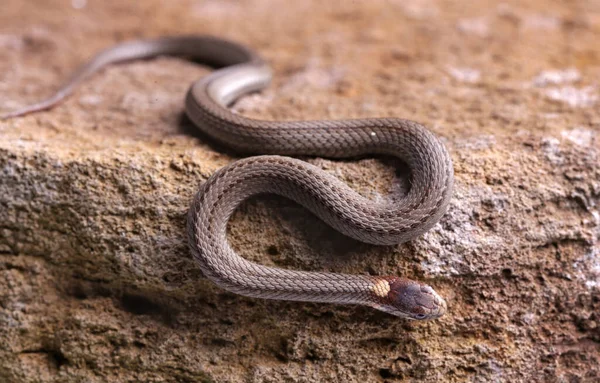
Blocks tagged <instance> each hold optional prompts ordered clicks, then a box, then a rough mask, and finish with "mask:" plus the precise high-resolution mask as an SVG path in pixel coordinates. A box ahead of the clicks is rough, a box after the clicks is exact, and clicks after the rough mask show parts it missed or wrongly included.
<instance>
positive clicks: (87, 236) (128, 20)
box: [0, 0, 600, 382]
mask: <svg viewBox="0 0 600 383" xmlns="http://www.w3.org/2000/svg"><path fill="white" fill-rule="evenodd" d="M5 3H6V4H3V12H2V13H1V14H0V23H1V24H2V25H3V26H4V27H5V28H4V31H5V32H4V34H3V35H0V46H1V47H2V48H3V49H2V50H0V73H1V74H0V94H1V95H2V96H0V108H1V109H0V111H8V110H10V109H13V108H16V107H19V106H21V105H25V104H28V103H31V102H34V101H37V100H39V99H40V98H41V97H42V96H45V95H48V94H50V93H51V92H52V90H53V89H55V88H56V86H57V85H58V84H59V83H60V82H61V81H62V80H63V79H64V78H65V77H66V76H67V75H68V74H69V73H71V71H72V70H73V69H74V68H75V67H76V66H77V65H78V64H80V63H81V62H83V61H84V60H85V59H86V58H88V57H89V56H91V55H92V54H93V53H95V52H96V51H98V50H100V49H102V48H104V47H107V46H109V45H111V44H113V43H114V42H116V41H121V40H124V39H128V38H135V37H139V36H156V35H163V34H171V35H172V34H182V33H206V34H213V35H220V36H225V37H229V38H231V39H234V40H237V41H240V42H242V43H245V44H248V45H249V46H252V47H253V48H255V49H256V50H258V51H259V52H261V53H262V54H263V55H264V56H265V57H266V58H267V59H268V61H269V62H270V63H271V64H272V65H273V68H274V71H275V79H274V83H273V85H272V86H271V87H270V88H269V89H268V90H266V91H264V92H262V93H260V94H258V95H254V96H250V97H248V98H245V99H243V100H241V101H240V102H239V103H238V104H237V105H236V106H235V109H236V111H238V112H239V113H243V114H245V115H248V116H250V117H254V118H261V119H269V120H286V119H287V120H292V119H320V118H353V117H377V116H397V117H403V118H409V119H413V120H417V121H420V122H422V123H424V124H426V125H427V126H429V127H430V129H431V130H432V131H433V132H435V133H436V134H437V135H439V136H440V137H442V139H443V140H444V142H445V143H446V145H447V146H448V148H449V150H450V151H451V153H452V157H453V160H454V166H455V174H456V186H455V194H454V198H453V201H452V203H451V206H450V209H449V211H448V213H447V214H446V215H445V216H444V217H443V219H442V220H441V222H440V223H439V224H437V225H436V226H435V227H434V228H433V229H432V230H431V231H430V232H428V233H427V234H425V235H424V236H422V237H421V238H418V239H416V240H414V241H411V242H410V243H407V244H403V245H398V246H393V247H374V246H369V245H366V244H362V243H359V242H356V241H353V240H350V239H348V238H346V237H344V236H343V235H341V234H339V233H337V232H335V231H334V230H333V229H330V228H329V227H327V226H326V225H325V224H324V223H322V222H321V221H319V220H318V219H317V218H315V217H314V216H312V215H311V214H310V213H308V212H307V211H306V210H305V209H303V208H301V207H299V206H297V205H295V204H294V203H292V202H289V201H287V200H285V199H283V198H279V197H272V196H265V197H260V198H256V199H253V200H251V201H248V202H247V203H245V204H243V205H242V206H241V207H240V208H239V209H238V211H237V212H236V214H235V216H234V218H233V220H232V222H231V224H230V235H229V238H230V241H231V243H232V246H233V247H234V248H235V249H236V250H237V251H239V252H240V253H241V254H242V255H243V256H245V257H246V258H247V259H250V260H252V261H255V262H259V263H262V264H267V265H272V266H277V267H283V268H290V269H302V270H312V271H321V270H329V271H336V272H344V273H363V274H366V273H370V274H381V275H404V276H408V277H411V278H414V279H419V280H423V281H426V282H427V283H429V284H431V285H432V286H434V287H435V288H436V290H437V291H438V292H440V293H441V295H443V296H444V297H445V298H446V299H447V301H448V304H449V312H448V313H447V314H446V315H445V316H444V317H443V318H441V319H440V320H437V321H431V322H408V321H405V320H401V319H398V318H396V317H393V316H389V315H386V314H384V313H381V312H377V311H374V310H372V309H369V308H365V307H354V306H336V305H325V304H310V303H295V302H279V301H266V300H259V299H250V298H245V297H241V296H238V295H235V294H231V293H228V292H226V291H224V290H222V289H220V288H218V287H217V286H215V285H214V284H212V283H211V282H210V281H208V280H206V279H205V278H204V277H203V276H202V273H201V271H200V270H199V268H198V266H197V265H196V264H195V262H194V261H193V259H192V258H191V256H190V253H189V251H188V248H187V243H186V236H185V214H186V212H187V208H188V206H189V204H190V202H191V198H192V196H193V194H194V192H195V190H196V188H197V186H198V185H199V183H201V182H203V181H204V180H206V179H207V178H208V177H209V176H210V174H212V173H213V172H215V171H216V170H217V169H219V168H220V167H222V166H224V165H226V164H228V163H230V162H231V161H234V160H235V159H236V158H237V157H236V156H235V154H234V153H231V152H230V151H228V150H227V149H226V148H223V147H220V146H217V145H215V144H214V143H213V142H211V141H210V140H208V139H207V138H206V137H203V136H202V135H201V134H199V133H197V132H196V130H195V129H194V127H193V126H192V125H191V123H190V122H189V121H187V119H186V118H184V117H183V115H182V111H183V97H184V95H185V92H186V90H187V87H188V86H189V84H190V83H191V82H192V81H193V80H195V79H197V78H199V77H201V76H203V75H205V74H206V73H208V69H206V68H204V67H201V66H198V65H196V64H192V63H189V62H186V61H183V60H180V59H176V58H160V59H156V60H151V61H147V62H134V63H130V64H126V65H120V66H115V67H111V68H108V69H106V70H104V71H102V72H101V73H99V74H97V75H95V76H93V78H91V79H89V80H88V81H87V82H86V83H85V84H84V85H83V86H82V87H81V88H80V89H78V91H77V92H76V94H75V95H74V96H73V97H71V98H69V99H68V100H67V101H66V102H65V103H63V104H61V105H60V106H58V107H56V108H54V109H53V110H51V111H48V112H41V113H37V114H33V115H31V116H27V117H24V118H17V119H12V120H9V121H3V122H0V137H1V140H0V169H1V170H0V381H2V382H33V381H36V382H79V381H86V382H106V381H177V382H197V381H199V382H282V381H286V382H288V381H289V382H321V381H331V382H398V381H416V380H419V381H423V382H438V381H450V382H459V381H476V382H477V381H499V382H527V381H557V382H561V381H582V382H583V381H590V382H591V381H597V380H598V379H600V368H599V367H598V366H599V365H600V363H599V362H600V326H598V323H599V322H600V207H599V205H600V168H599V167H598V163H599V160H600V153H599V152H600V144H599V142H600V139H599V137H598V132H599V131H600V115H599V114H598V110H599V108H598V93H599V90H598V88H597V87H598V85H597V83H596V80H595V79H597V78H598V75H599V74H600V60H599V58H600V52H598V45H597V41H596V38H595V35H594V30H597V29H598V27H599V24H598V22H599V20H600V18H598V17H597V16H598V14H597V12H596V13H594V10H593V9H590V10H588V11H586V12H584V11H583V8H577V9H571V8H570V7H569V5H568V4H564V5H561V4H553V6H552V8H549V7H548V6H547V5H546V4H544V3H543V2H540V1H534V2H531V3H530V5H529V6H528V7H527V8H520V7H519V6H517V5H515V6H512V5H510V4H506V3H503V4H501V5H499V4H490V5H484V4H480V5H478V6H476V7H473V9H470V8H469V9H463V8H461V7H460V5H459V4H458V3H457V4H448V3H445V2H441V1H434V2H431V3H427V6H424V5H419V4H421V2H416V3H414V5H411V6H407V5H404V4H401V3H402V2H396V1H392V2H390V1H374V2H352V3H345V5H344V7H339V6H337V5H336V6H333V7H332V6H330V5H329V3H327V2H314V3H312V4H311V3H306V2H292V3H286V5H285V6H284V5H283V3H282V4H273V3H271V2H267V1H264V0H256V1H253V2H251V4H249V5H248V6H247V7H243V6H242V4H241V3H237V2H232V3H229V2H226V3H222V2H216V1H207V2H203V3H198V4H195V5H190V4H188V3H187V2H182V3H175V4H166V3H158V2H157V3H155V2H138V3H135V2H131V3H123V2H120V1H116V0H112V1H105V2H101V3H93V4H92V3H86V2H85V1H83V2H82V1H77V2H76V3H77V4H75V3H73V5H72V6H71V8H69V6H66V5H57V4H53V5H49V3H47V2H44V1H39V0H38V1H33V0H29V1H28V2H27V3H28V6H27V7H26V8H24V7H23V6H22V2H21V1H17V0H7V1H5ZM65 4H66V3H65ZM25 10H26V11H25ZM578 12H579V13H578ZM130 15H139V18H138V17H137V16H130ZM141 15H143V18H142V16H141ZM275 15H276V17H275ZM17 16H18V17H17ZM548 20H550V21H552V22H549V21H548ZM232 26H235V28H233V27H232ZM71 29H74V30H80V31H81V34H80V35H74V34H72V33H70V32H69V30H71ZM398 52H400V53H398ZM549 73H550V74H552V76H550V75H549ZM565 73H576V74H577V76H572V75H569V76H566V75H563V74H565ZM474 74H476V75H474ZM565 76H566V77H565ZM567 77H568V78H567ZM564 78H567V80H564V81H563V79H564ZM540 79H544V80H543V81H542V80H540ZM548 79H550V80H548ZM557 79H558V80H557ZM565 89H567V90H568V92H566V91H565ZM557 95H558V96H557ZM578 95H579V96H578ZM581 95H585V97H584V98H585V100H584V101H585V102H583V101H582V102H574V101H573V100H579V101H581V100H583V98H582V96H581ZM571 96H573V97H571ZM575 96H577V97H575ZM580 96H581V97H580ZM308 161H310V162H311V163H313V164H315V165H317V166H319V167H321V168H323V169H325V170H326V171H329V172H331V173H333V174H335V175H337V176H338V177H340V178H341V179H343V180H345V181H346V182H348V183H349V184H350V185H351V186H352V187H354V188H355V189H356V190H358V191H359V192H360V193H362V194H364V195H365V196H368V197H370V198H373V199H378V198H386V197H385V196H386V195H387V194H388V193H389V192H390V191H398V190H404V189H405V187H406V186H407V185H406V179H403V175H402V174H400V178H397V177H396V173H397V172H396V168H395V165H397V164H396V163H395V162H394V161H389V160H388V159H371V158H366V159H362V160H357V161H331V160H327V159H318V158H316V159H308Z"/></svg>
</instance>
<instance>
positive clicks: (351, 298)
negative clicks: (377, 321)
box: [2, 36, 454, 319]
mask: <svg viewBox="0 0 600 383" xmlns="http://www.w3.org/2000/svg"><path fill="white" fill-rule="evenodd" d="M159 55H173V56H184V57H188V58H191V59H193V60H194V61H199V62H202V63H206V64H209V65H211V66H213V67H215V68H222V69H218V70H216V71H214V72H212V73H211V74H210V75H208V76H206V77H204V78H203V79H201V80H199V81H197V82H195V83H194V84H192V86H191V88H190V90H189V92H188V94H187V97H186V101H185V106H186V113H187V115H188V117H189V118H190V119H191V120H192V121H193V122H194V124H195V125H196V126H197V127H198V128H199V129H201V130H202V131H203V132H204V133H206V134H207V135H208V136H210V137H212V138H213V139H215V140H216V141H218V142H221V143H223V144H225V145H227V146H228V147H230V148H232V149H234V150H235V151H237V152H240V153H253V154H264V155H261V156H256V157H249V158H246V159H242V160H239V161H236V162H234V163H232V164H231V165H229V166H226V167H224V168H222V169H220V170H218V171H217V172H216V173H215V174H213V175H212V176H211V177H210V178H209V179H208V180H207V181H206V182H204V184H203V185H201V187H200V190H199V191H198V193H197V194H196V196H195V198H194V201H193V203H192V205H191V208H190V210H189V213H188V223H187V227H188V238H189V244H190V247H191V251H192V253H193V255H194V257H195V259H196V260H197V261H198V262H199V264H200V267H201V269H202V271H203V272H204V274H205V275H206V276H207V277H208V278H210V279H211V280H212V281H213V282H215V283H216V284H217V285H219V286H221V287H222V288H224V289H227V290H230V291H232V292H235V293H238V294H241V295H246V296H250V297H258V298H268V299H283V300H293V301H308V302H330V303H347V304H361V305H367V306H371V307H374V308H376V309H379V310H382V311H385V312H387V313H390V314H393V315H397V316H400V317H404V318H409V319H432V318H438V317H440V316H442V315H443V314H444V313H445V311H446V303H445V301H444V300H443V299H442V298H441V297H440V296H439V295H438V294H437V293H436V292H435V291H434V290H433V289H432V288H431V287H429V286H427V285H425V284H422V283H420V282H416V281H412V280H408V279H405V278H399V277H396V276H384V277H379V276H367V275H347V274H337V273H328V272H306V271H294V270H285V269H280V268H275V267H266V266H262V265H259V264H256V263H253V262H249V261H247V260H245V259H244V258H242V257H240V256H239V255H237V254H236V253H235V252H234V251H233V250H232V249H231V247H230V245H229V244H228V242H227V238H226V227H227V222H228V220H229V218H230V217H231V215H232V213H233V211H234V210H235V209H236V207H237V206H239V205H240V203H242V201H244V200H246V199H247V198H248V197H250V196H253V195H256V194H263V193H274V194H279V195H281V196H285V197H287V198H289V199H292V200H294V201H296V202H297V203H299V204H301V205H303V206H304V207H306V208H307V209H309V210H310V211H311V212H313V213H314V214H316V215H317V216H318V217H320V218H321V219H322V220H323V221H325V222H326V223H328V224H329V225H331V226H332V227H333V228H335V229H336V230H338V231H340V232H341V233H343V234H345V235H347V236H350V237H352V238H355V239H357V240H360V241H363V242H367V243H371V244H377V245H391V244H397V243H401V242H405V241H408V240H410V239H412V238H415V237H416V236H418V235H420V234H423V233H424V232H426V231H427V230H429V229H430V228H431V227H432V226H433V225H434V224H435V223H436V222H438V220H439V219H440V218H441V216H442V215H443V214H444V213H445V211H446V209H447V206H448V203H449V201H450V197H451V195H452V185H453V178H454V175H453V169H452V161H451V159H450V156H449V155H448V152H447V151H446V149H445V148H444V145H443V144H442V143H441V142H440V141H439V140H438V139H437V138H436V137H435V136H434V135H433V134H432V133H431V132H429V131H428V130H427V129H425V128H424V127H423V126H422V125H420V124H418V123H416V122H413V121H409V120H401V119H397V118H377V119H355V120H336V121H325V120H320V121H289V122H279V121H259V120H253V119H249V118H246V117H242V116H240V115H237V114H234V113H232V112H231V111H230V110H228V109H227V107H228V106H229V105H230V104H232V103H233V102H234V101H235V100H237V99H238V98H239V97H241V96H243V95H245V94H248V93H250V92H255V91H259V90H261V89H263V88H265V87H266V86H267V85H268V84H269V82H270V80H271V71H270V69H269V67H268V66H267V65H266V64H265V62H264V61H263V60H262V59H261V58H260V57H259V56H258V55H257V54H256V53H254V52H253V51H251V50H249V49H248V48H246V47H244V46H241V45H238V44H236V43H232V42H229V41H226V40H223V39H219V38H214V37H207V36H186V37H166V38H158V39H152V40H138V41H132V42H126V43H122V44H119V45H116V46H113V47H111V48H109V49H107V50H105V51H103V52H101V53H99V54H98V55H96V56H95V57H94V58H93V59H92V60H91V61H89V62H88V63H87V64H86V65H84V66H83V67H82V68H81V69H79V70H78V71H77V72H76V73H75V74H74V76H73V77H72V78H71V79H70V80H69V81H68V82H67V83H66V84H65V85H64V86H63V87H62V88H61V89H60V90H58V91H57V93H55V94H54V95H53V96H52V97H50V98H48V99H46V100H45V101H42V102H40V103H37V104H34V105H30V106H26V107H24V108H22V109H19V110H17V111H14V112H12V113H9V114H6V115H4V116H2V118H3V119H5V118H11V117H17V116H21V115H25V114H27V113H31V112H35V111H40V110H43V109H48V108H51V107H53V106H54V105H56V104H57V103H59V102H60V101H61V100H62V99H64V98H65V97H66V96H68V95H69V94H70V93H71V92H72V91H73V89H74V88H75V87H76V86H77V85H79V84H80V82H81V81H82V80H83V79H84V78H86V77H87V76H89V75H91V74H92V73H94V72H96V71H97V70H99V69H100V68H102V67H104V66H106V65H108V64H113V63H119V62H124V61H130V60H135V59H148V58H152V57H156V56H159ZM265 154H269V155H265ZM364 154H385V155H393V156H396V157H398V158H400V159H401V160H403V161H404V162H406V164H407V165H408V166H409V168H410V170H411V186H410V190H409V192H408V194H407V195H406V196H403V197H402V198H401V199H400V200H399V201H395V202H393V203H392V202H374V201H372V200H369V199H367V198H365V197H363V196H361V195H359V194H358V193H357V192H355V191H354V190H352V189H351V188H350V187H348V186H347V185H346V184H344V183H342V182H341V181H340V180H338V179H337V178H335V177H333V176H331V175H329V174H328V173H326V172H324V171H323V170H321V169H319V168H317V167H315V166H313V165H310V164H308V163H306V162H304V161H300V160H297V159H293V158H290V157H282V156H280V155H290V156H294V155H295V156H298V155H309V156H322V157H328V158H347V157H356V156H359V155H364Z"/></svg>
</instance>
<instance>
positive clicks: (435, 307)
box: [374, 277, 446, 320]
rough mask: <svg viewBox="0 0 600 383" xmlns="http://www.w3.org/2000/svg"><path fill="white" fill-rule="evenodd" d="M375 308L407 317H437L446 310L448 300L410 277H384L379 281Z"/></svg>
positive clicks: (417, 318) (421, 318)
mask: <svg viewBox="0 0 600 383" xmlns="http://www.w3.org/2000/svg"><path fill="white" fill-rule="evenodd" d="M376 285H377V291H374V292H375V294H376V295H377V296H378V298H379V300H378V302H379V304H376V305H374V307H375V308H377V309H379V310H381V311H385V312H386V313H389V314H392V315H396V316H399V317H403V318H406V319H414V320H426V319H436V318H439V317H441V316H442V315H444V313H445V312H446V302H445V301H444V300H443V299H442V297H440V296H439V295H438V294H437V293H436V292H435V291H434V290H433V289H432V288H431V287H430V286H428V285H426V284H423V283H420V282H416V281H411V280H409V279H403V278H396V277H384V278H382V279H380V281H379V282H377V284H376Z"/></svg>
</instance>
